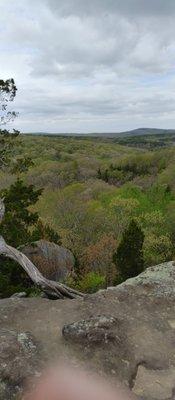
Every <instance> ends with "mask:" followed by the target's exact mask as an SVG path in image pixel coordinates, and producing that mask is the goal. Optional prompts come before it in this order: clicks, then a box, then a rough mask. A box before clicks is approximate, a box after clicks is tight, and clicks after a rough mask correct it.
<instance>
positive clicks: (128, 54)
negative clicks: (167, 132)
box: [0, 0, 175, 132]
mask: <svg viewBox="0 0 175 400" xmlns="http://www.w3.org/2000/svg"><path fill="white" fill-rule="evenodd" d="M0 77H1V78H3V79H7V78H11V77H13V78H14V79H15V81H16V84H17V87H18V92H17V97H16V100H15V102H14V104H13V108H14V109H15V110H17V111H19V113H20V116H19V118H18V120H17V121H16V122H15V128H19V129H20V130H21V131H24V132H37V131H44V132H46V131H48V132H101V131H102V132H105V131H107V132H110V131H111V132H112V131H113V132H114V131H115V132H116V131H122V130H128V129H133V128H138V127H160V128H162V127H163V128H175V0H93V1H92V0H15V1H14V0H8V1H5V0H0Z"/></svg>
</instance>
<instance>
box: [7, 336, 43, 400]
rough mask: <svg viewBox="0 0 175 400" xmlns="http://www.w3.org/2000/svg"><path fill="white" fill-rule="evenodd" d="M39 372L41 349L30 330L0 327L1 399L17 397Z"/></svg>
mask: <svg viewBox="0 0 175 400" xmlns="http://www.w3.org/2000/svg"><path fill="white" fill-rule="evenodd" d="M37 374H40V372H39V349H38V345H37V343H36V340H35V339H34V338H33V337H32V335H31V334H30V333H28V332H20V333H17V332H16V331H13V330H6V329H0V399H1V400H7V399H13V398H16V395H17V394H18V395H19V394H20V391H21V390H22V387H23V385H24V384H25V381H26V380H28V379H29V378H30V377H32V376H33V375H37Z"/></svg>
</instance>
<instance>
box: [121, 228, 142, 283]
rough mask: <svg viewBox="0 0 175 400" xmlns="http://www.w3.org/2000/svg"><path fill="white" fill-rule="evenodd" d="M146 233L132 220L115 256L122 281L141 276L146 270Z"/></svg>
mask: <svg viewBox="0 0 175 400" xmlns="http://www.w3.org/2000/svg"><path fill="white" fill-rule="evenodd" d="M143 242H144V233H143V231H142V229H141V228H140V227H139V225H138V224H137V223H136V221H135V220H131V222H130V223H129V226H128V228H127V229H126V230H125V231H124V233H123V237H122V240H121V242H120V244H119V246H118V249H117V252H116V253H115V255H114V262H115V264H116V266H117V270H118V272H119V274H120V277H121V278H122V280H126V279H128V278H132V277H134V276H137V275H138V274H140V273H141V272H142V271H143V269H144V260H143Z"/></svg>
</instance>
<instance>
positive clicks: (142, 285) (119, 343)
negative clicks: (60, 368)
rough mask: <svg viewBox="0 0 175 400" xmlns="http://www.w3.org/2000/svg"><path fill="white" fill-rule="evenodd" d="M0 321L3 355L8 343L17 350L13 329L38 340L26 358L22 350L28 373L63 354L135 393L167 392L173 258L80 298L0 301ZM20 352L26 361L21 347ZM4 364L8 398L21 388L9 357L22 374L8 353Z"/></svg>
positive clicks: (174, 315) (172, 372)
mask: <svg viewBox="0 0 175 400" xmlns="http://www.w3.org/2000/svg"><path fill="white" fill-rule="evenodd" d="M0 327H1V329H3V332H6V336H7V342H8V351H7V354H9V353H10V347H11V346H12V354H14V351H16V350H14V345H13V340H12V341H11V339H10V338H11V333H10V332H13V334H12V337H13V338H15V339H14V340H15V343H17V342H16V341H17V340H18V339H17V338H18V335H20V334H21V333H24V332H30V335H31V336H30V337H32V341H33V342H34V343H38V344H39V345H40V346H41V349H42V352H38V350H37V351H34V352H30V357H29V355H28V353H25V354H26V357H27V364H28V363H29V370H27V375H30V370H31V369H30V365H32V368H33V372H34V374H35V373H38V367H37V365H38V363H40V362H42V361H43V360H45V359H47V360H48V361H52V362H53V361H55V360H67V361H68V363H69V364H70V363H71V364H73V365H74V366H80V367H81V366H86V368H90V370H94V371H97V372H98V373H100V374H101V375H105V376H107V377H108V378H109V379H111V380H112V381H114V382H120V383H121V384H123V385H125V386H126V387H128V388H129V389H130V390H132V391H133V393H134V394H136V396H138V397H139V398H141V399H145V400H158V399H161V400H167V399H173V393H175V267H174V265H173V263H172V262H169V263H165V264H161V265H159V266H156V267H152V268H149V269H148V270H147V271H146V272H145V273H143V274H141V275H140V276H139V277H137V278H133V279H130V280H128V281H126V282H125V283H124V284H122V285H120V286H118V287H114V288H109V289H108V290H103V291H100V292H98V293H97V294H95V295H91V296H87V297H85V298H84V299H76V300H57V301H51V300H47V299H41V298H33V299H29V298H27V299H25V298H24V299H19V298H11V299H6V300H1V301H0ZM9 335H10V336H9ZM18 345H19V344H18ZM17 348H18V347H16V345H15V349H17ZM3 354H4V352H3V350H2V347H0V363H4V361H3V357H4V355H3ZM9 357H10V356H9ZM18 357H19V360H23V362H24V353H22V350H21V353H19V352H18ZM28 357H29V358H28ZM29 361H30V362H29ZM5 363H6V365H7V367H6V368H7V371H9V373H8V374H9V379H10V381H8V384H7V379H6V377H5V376H4V372H3V371H2V369H0V382H1V384H0V388H1V389H0V390H1V391H2V390H6V397H5V398H6V400H9V399H11V398H12V397H10V395H9V393H12V389H13V390H14V389H15V391H17V390H18V389H19V390H20V388H22V387H23V384H24V381H25V378H26V374H25V375H24V376H23V375H21V368H20V362H19V369H18V365H17V363H16V364H15V365H16V366H15V371H16V372H15V373H16V374H17V376H19V377H20V379H16V377H15V378H14V376H13V369H12V368H11V367H9V366H11V365H12V364H11V359H10V358H8V357H7V359H6V361H5ZM30 363H31V364H30ZM33 363H34V364H35V365H36V367H33V365H34V364H33ZM9 368H10V369H9ZM10 377H11V378H10ZM9 382H10V384H9ZM4 385H5V386H4ZM17 386H18V388H17ZM4 388H5V389H4ZM0 398H1V397H0ZM2 399H3V397H2ZM3 400H4V399H3Z"/></svg>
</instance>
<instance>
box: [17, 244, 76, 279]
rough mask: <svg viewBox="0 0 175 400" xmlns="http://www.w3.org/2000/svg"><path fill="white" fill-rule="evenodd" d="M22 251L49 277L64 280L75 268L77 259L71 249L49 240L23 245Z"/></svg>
mask: <svg viewBox="0 0 175 400" xmlns="http://www.w3.org/2000/svg"><path fill="white" fill-rule="evenodd" d="M21 251H22V252H23V253H24V254H25V255H26V256H27V257H28V258H29V260H30V261H32V262H33V263H34V264H35V265H36V267H37V268H38V269H39V271H40V272H41V273H42V274H43V275H44V276H45V277H46V278H48V279H51V280H55V281H63V280H64V279H65V278H66V277H67V276H68V275H69V274H70V272H71V271H72V270H73V267H74V264H75V259H74V256H73V254H72V253H71V251H70V250H68V249H66V248H65V247H62V246H58V245H57V244H55V243H52V242H48V241H47V240H38V241H37V242H34V243H33V244H32V245H31V244H30V245H28V246H24V247H21Z"/></svg>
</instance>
